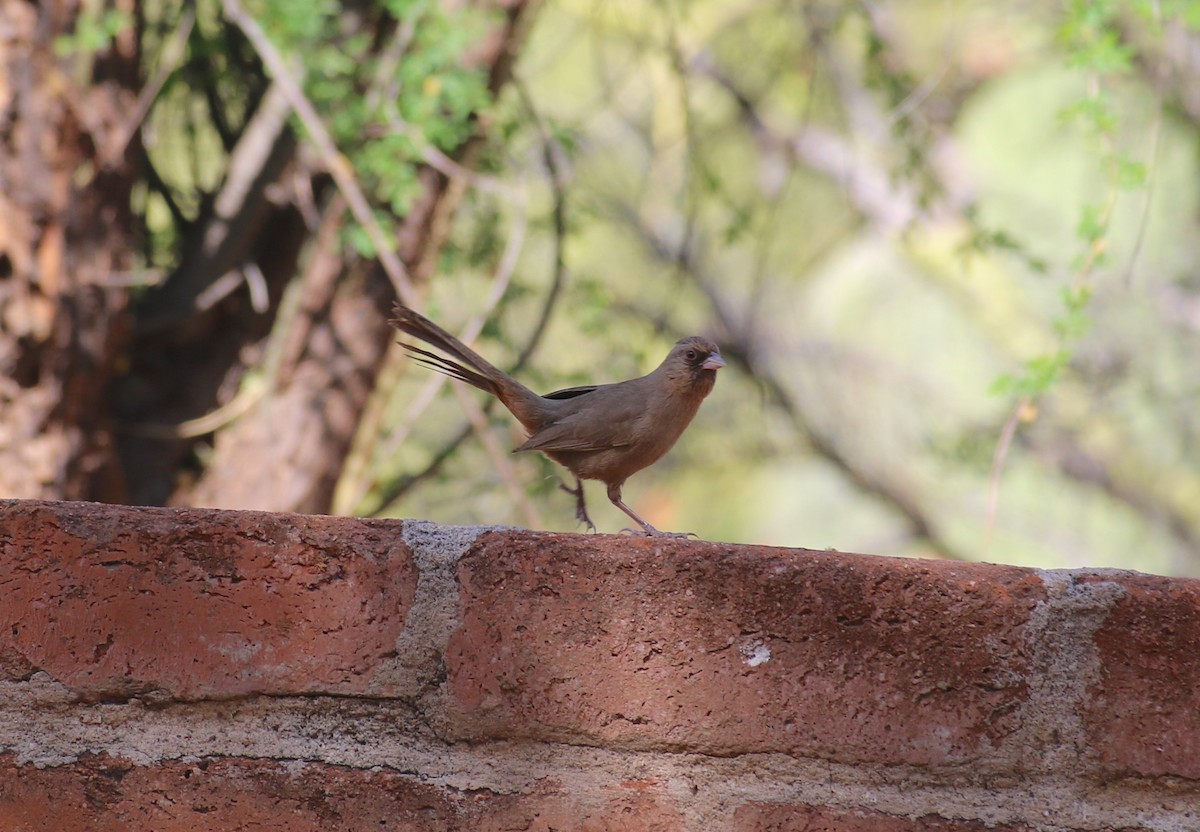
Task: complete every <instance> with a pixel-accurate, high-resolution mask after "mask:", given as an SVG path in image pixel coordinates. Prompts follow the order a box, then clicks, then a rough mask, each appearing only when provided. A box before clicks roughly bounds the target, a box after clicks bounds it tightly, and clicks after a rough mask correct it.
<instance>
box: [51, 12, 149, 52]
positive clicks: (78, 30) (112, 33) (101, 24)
mask: <svg viewBox="0 0 1200 832" xmlns="http://www.w3.org/2000/svg"><path fill="white" fill-rule="evenodd" d="M132 25H133V17H132V16H131V15H130V14H129V13H128V12H126V11H124V10H122V9H102V8H100V7H98V6H97V5H96V4H91V5H86V6H84V8H83V10H82V11H81V12H80V13H79V16H78V17H77V18H76V19H75V31H74V32H73V33H72V34H70V35H62V36H61V37H58V38H56V39H55V41H54V52H55V54H57V55H58V56H59V57H66V56H68V55H76V54H84V55H92V54H95V53H96V52H103V51H104V50H105V49H107V48H108V47H109V46H110V45H111V44H112V42H113V39H114V38H115V37H116V36H117V35H119V34H120V33H121V32H123V31H125V30H126V29H128V28H129V27H131V26H132Z"/></svg>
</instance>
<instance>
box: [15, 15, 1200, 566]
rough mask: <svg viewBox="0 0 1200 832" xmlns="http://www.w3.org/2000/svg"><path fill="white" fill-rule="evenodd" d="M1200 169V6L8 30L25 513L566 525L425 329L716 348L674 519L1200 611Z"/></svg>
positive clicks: (574, 359) (676, 493)
mask: <svg viewBox="0 0 1200 832" xmlns="http://www.w3.org/2000/svg"><path fill="white" fill-rule="evenodd" d="M1198 151H1200V3H1197V2H1195V0H1176V2H1171V0H1157V2H1152V1H1150V0H1101V1H1100V2H1083V0H1064V1H1063V2H1054V3H1041V2H1020V1H1019V0H1008V2H996V1H995V0H988V2H968V0H961V1H960V2H952V1H951V0H936V2H935V1H934V0H930V1H929V2H925V1H924V0H904V2H817V1H816V0H807V1H806V0H788V2H771V1H770V0H767V1H765V2H764V0H741V1H740V2H739V1H735V0H695V1H694V2H686V1H685V0H671V1H670V2H645V1H643V2H634V1H633V0H629V1H628V2H614V1H613V0H575V1H574V2H572V0H562V1H561V2H554V3H535V2H525V1H524V0H478V2H473V3H464V2H440V3H439V2H432V0H425V1H424V2H422V0H384V2H378V3H370V2H359V3H341V4H339V3H336V2H316V3H294V2H287V1H286V0H195V2H173V0H97V1H96V2H66V0H43V2H40V3H37V4H32V3H26V2H7V3H4V4H3V5H2V6H0V365H2V367H3V374H2V378H0V496H3V497H27V498H42V499H87V500H100V501H112V502H123V503H133V504H148V505H194V506H221V507H229V508H255V509H266V510H273V511H302V512H318V513H329V512H331V513H340V514H358V515H364V516H404V517H421V518H428V519H433V520H437V521H439V522H446V523H508V524H518V525H524V526H530V527H533V528H543V529H555V530H572V529H575V528H576V526H575V522H574V518H573V504H572V500H571V498H570V497H569V496H568V495H566V494H563V493H561V492H560V491H558V490H557V488H556V480H555V479H554V476H555V474H556V473H559V472H558V471H556V469H555V466H554V465H553V464H552V463H550V462H549V461H547V460H545V459H543V458H541V457H540V456H535V455H525V454H522V455H519V456H513V455H511V454H510V453H509V451H510V450H511V448H513V447H515V446H516V445H517V444H519V443H520V442H521V441H522V439H523V437H522V435H521V433H520V429H519V426H518V425H516V423H515V421H514V420H513V419H512V418H511V417H510V416H509V415H508V414H507V413H506V412H505V411H504V410H503V408H500V407H497V406H495V405H494V404H492V403H490V402H488V401H487V400H486V397H484V396H483V395H482V394H479V393H477V392H476V391H473V390H472V391H465V392H464V391H457V392H456V391H455V389H454V385H451V384H449V383H447V382H446V381H445V380H444V379H442V378H441V377H437V376H436V375H435V374H433V373H430V372H429V371H427V370H424V369H422V368H420V367H414V366H412V365H411V364H409V363H408V362H407V361H406V360H405V359H404V358H403V356H402V354H401V351H400V350H398V349H397V348H396V347H395V345H394V341H395V337H394V333H393V332H392V331H391V330H390V328H389V327H388V325H387V322H386V321H387V317H388V311H389V309H390V307H391V304H392V302H393V301H394V300H395V299H396V297H397V296H402V297H404V298H406V299H408V300H409V302H411V303H414V304H417V305H420V306H422V307H423V308H424V309H425V310H426V311H427V313H428V314H429V315H430V316H431V317H432V318H434V319H435V320H436V321H438V322H439V323H441V324H442V325H443V326H445V327H446V328H447V329H450V330H451V331H453V332H456V333H462V334H463V335H464V337H465V338H466V339H467V340H470V341H472V343H474V345H475V346H476V348H477V349H478V351H479V352H481V353H482V354H483V355H484V356H486V357H488V358H489V359H490V360H492V361H493V362H494V363H496V364H497V365H498V366H500V367H501V368H503V369H506V370H509V371H511V372H513V374H514V375H516V376H518V378H520V379H521V380H523V381H524V382H526V383H527V384H528V385H529V386H531V387H533V388H534V389H536V390H540V391H549V390H553V389H557V388H561V387H566V386H571V385H576V384H581V383H588V382H604V381H617V380H621V379H624V378H629V377H632V376H636V375H639V374H642V373H644V372H648V371H649V370H651V369H652V368H653V367H654V366H656V365H657V364H658V363H659V361H660V360H661V359H662V357H663V356H664V355H665V353H666V352H667V350H668V349H669V348H670V345H671V344H672V343H673V342H674V341H675V340H676V339H677V338H678V337H680V336H682V335H686V334H693V333H698V334H705V335H709V336H711V337H713V338H714V339H715V340H717V341H718V342H719V343H720V344H721V346H722V351H723V354H724V355H725V357H726V359H727V360H728V361H729V364H730V366H729V367H728V368H727V369H725V370H722V371H721V373H720V378H719V380H718V383H717V387H716V389H715V391H714V393H713V394H712V395H711V396H710V397H709V399H708V400H707V401H706V403H705V405H704V407H702V408H701V411H700V413H699V415H698V417H697V418H696V420H695V422H694V423H693V425H692V427H691V428H690V429H689V430H688V432H687V433H685V434H684V436H683V438H682V439H681V440H680V442H679V443H678V445H677V446H676V447H675V449H674V450H673V451H672V452H671V453H670V454H669V455H668V456H667V457H666V458H665V459H664V460H662V461H661V462H659V463H658V464H657V465H655V466H654V467H652V468H650V469H648V470H646V471H644V472H642V473H640V474H638V475H637V476H635V477H634V478H633V479H632V480H631V481H630V482H629V484H628V485H627V486H626V489H625V499H626V501H627V502H629V503H630V504H631V505H632V506H634V507H635V508H636V509H637V510H638V511H639V512H640V513H642V514H643V515H644V516H645V517H646V518H647V519H648V520H650V521H651V522H652V523H654V524H655V525H657V526H658V527H659V528H667V529H675V530H687V531H693V532H695V533H697V534H698V535H700V536H701V537H703V538H707V539H713V540H727V541H736V542H744V543H765V544H777V545H785V546H802V547H810V548H818V549H821V548H827V547H832V548H836V549H838V550H841V551H860V552H873V553H879V554H888V555H906V556H926V557H941V558H958V559H967V560H988V561H998V562H1008V563H1018V564H1026V565H1036V566H1042V567H1076V566H1085V565H1086V566H1120V567H1128V568H1134V569H1140V570H1145V571H1150V572H1157V573H1163V574H1173V575H1200V268H1198V266H1200V234H1198V233H1197V232H1198V230H1200V223H1198V221H1200V170H1198V167H1200V153H1198ZM588 489H589V497H590V504H591V508H592V516H593V519H595V520H596V522H597V524H598V525H599V526H600V528H601V530H602V531H609V532H615V531H617V530H619V529H620V528H622V527H623V526H625V525H627V521H626V520H625V519H624V517H623V515H621V514H619V512H617V511H616V509H614V508H612V507H611V506H609V505H608V503H607V501H606V500H605V499H604V494H603V487H602V486H599V485H597V484H595V483H593V484H591V485H589V486H588Z"/></svg>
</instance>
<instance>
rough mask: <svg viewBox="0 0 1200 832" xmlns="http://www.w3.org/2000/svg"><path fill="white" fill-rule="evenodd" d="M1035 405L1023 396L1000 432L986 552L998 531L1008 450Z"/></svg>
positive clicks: (990, 476)
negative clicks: (1001, 490) (1002, 477)
mask: <svg viewBox="0 0 1200 832" xmlns="http://www.w3.org/2000/svg"><path fill="white" fill-rule="evenodd" d="M1032 404H1033V400H1032V399H1031V398H1030V397H1029V396H1022V397H1021V399H1020V401H1018V402H1017V406H1016V407H1014V408H1013V411H1012V413H1010V414H1009V415H1008V419H1007V420H1005V422H1004V427H1003V428H1002V429H1001V430H1000V441H998V442H997V443H996V453H995V454H994V455H993V456H992V470H991V473H990V474H988V495H987V514H986V515H985V526H984V551H985V553H986V551H987V549H988V548H990V547H991V543H992V533H993V532H994V531H995V530H996V513H997V511H998V510H999V504H1000V474H1001V473H1002V472H1003V470H1004V462H1005V460H1006V459H1007V458H1008V449H1009V448H1010V447H1011V446H1012V441H1013V437H1014V436H1016V434H1017V425H1018V424H1020V422H1021V417H1022V416H1023V415H1024V413H1025V412H1026V409H1027V408H1028V407H1030V405H1032Z"/></svg>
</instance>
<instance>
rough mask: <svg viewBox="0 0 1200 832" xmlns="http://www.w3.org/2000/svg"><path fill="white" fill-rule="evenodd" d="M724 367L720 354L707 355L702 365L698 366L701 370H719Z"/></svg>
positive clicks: (723, 360)
mask: <svg viewBox="0 0 1200 832" xmlns="http://www.w3.org/2000/svg"><path fill="white" fill-rule="evenodd" d="M724 366H725V359H724V358H722V357H721V354H720V353H716V352H712V353H709V354H708V358H706V359H704V363H703V364H701V365H700V369H701V370H719V369H721V368H722V367H724Z"/></svg>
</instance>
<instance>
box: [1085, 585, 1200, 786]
mask: <svg viewBox="0 0 1200 832" xmlns="http://www.w3.org/2000/svg"><path fill="white" fill-rule="evenodd" d="M1091 580H1093V581H1096V580H1103V578H1093V579H1091ZM1119 582H1120V583H1121V585H1122V586H1123V587H1124V589H1125V595H1124V597H1123V598H1122V599H1121V600H1120V601H1118V602H1117V604H1116V606H1115V607H1114V608H1113V610H1112V611H1111V612H1110V613H1109V615H1108V618H1107V620H1106V621H1105V623H1104V625H1103V626H1102V627H1101V628H1100V629H1099V630H1097V631H1096V634H1095V642H1096V647H1097V649H1098V651H1099V655H1100V679H1099V680H1098V681H1097V683H1096V684H1095V685H1093V686H1092V688H1091V689H1090V690H1089V698H1088V701H1087V702H1086V703H1085V706H1084V723H1085V725H1086V728H1087V732H1088V737H1089V739H1090V744H1091V745H1092V746H1093V747H1094V748H1095V749H1096V750H1097V752H1098V754H1099V756H1100V760H1101V763H1102V765H1104V766H1105V767H1106V768H1107V769H1108V770H1109V771H1110V772H1112V773H1116V774H1130V773H1133V774H1140V775H1146V776H1156V775H1164V774H1167V775H1176V776H1179V777H1188V778H1191V779H1197V780H1200V581H1196V580H1184V579H1179V578H1170V579H1168V578H1159V577H1154V576H1152V575H1122V576H1121V577H1120V578H1119Z"/></svg>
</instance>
